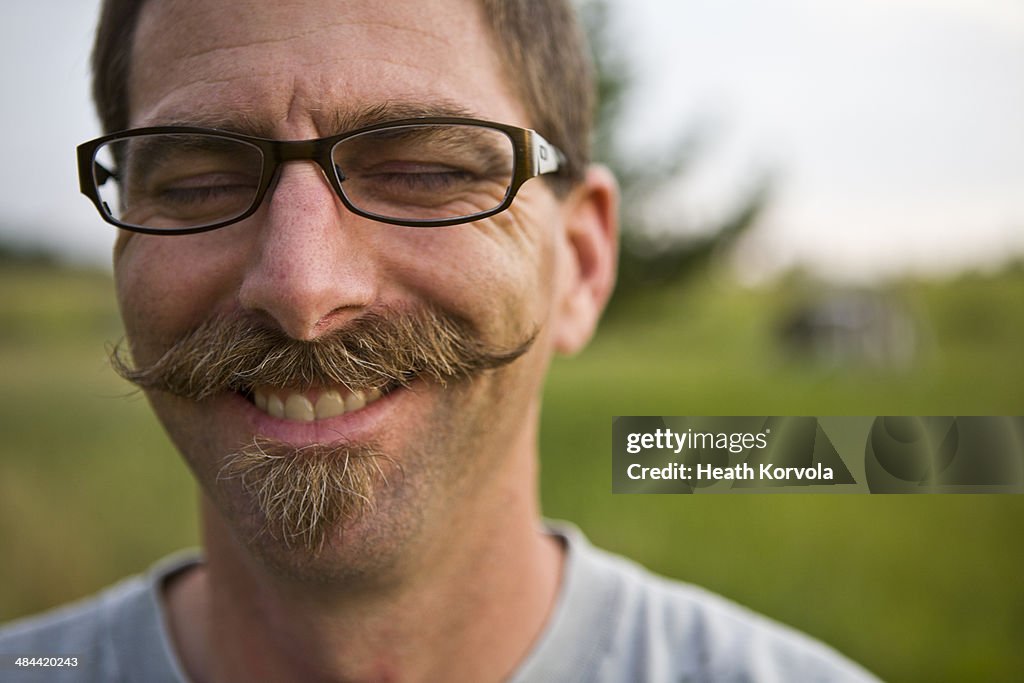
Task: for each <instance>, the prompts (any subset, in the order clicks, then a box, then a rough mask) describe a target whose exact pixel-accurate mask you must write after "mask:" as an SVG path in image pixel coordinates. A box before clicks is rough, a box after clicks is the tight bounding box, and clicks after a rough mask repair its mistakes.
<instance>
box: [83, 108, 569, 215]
mask: <svg viewBox="0 0 1024 683" xmlns="http://www.w3.org/2000/svg"><path fill="white" fill-rule="evenodd" d="M445 124H451V125H460V126H476V127H480V128H489V129H492V130H497V131H499V132H501V133H504V134H505V135H506V136H507V137H508V138H509V139H510V140H511V141H512V147H513V150H514V157H513V162H512V179H511V181H510V183H509V187H508V190H507V191H506V192H505V198H504V200H503V201H502V202H501V204H499V205H498V206H496V207H494V208H493V209H488V210H486V211H481V212H478V213H474V214H470V215H468V216H459V217H456V218H445V219H438V220H433V219H420V220H416V219H396V218H389V217H387V216H381V215H378V214H374V213H371V212H369V211H364V210H362V209H360V208H359V207H357V206H355V205H353V204H352V202H351V201H350V200H349V198H348V197H347V196H346V195H345V191H344V189H343V188H342V186H341V180H340V179H339V178H338V175H337V173H336V172H335V170H334V162H333V160H332V158H331V154H332V152H333V150H334V147H335V145H337V144H338V143H339V142H341V141H343V140H345V139H347V138H351V137H354V136H356V135H361V134H364V133H369V132H372V131H379V130H385V129H388V128H401V127H406V126H420V125H445ZM156 134H184V135H188V134H204V135H212V136H216V137H220V138H225V139H229V140H238V141H239V142H244V143H247V144H249V145H251V146H253V147H256V148H258V149H259V150H260V152H261V154H262V159H263V167H262V169H261V170H260V180H259V185H258V187H257V189H256V193H255V196H254V197H253V200H252V205H251V206H250V207H249V208H248V209H247V210H246V211H244V212H242V213H241V214H239V215H238V216H235V217H233V218H230V219H228V220H224V221H220V222H218V223H212V224H210V225H201V226H198V227H186V228H147V227H144V226H138V225H132V224H130V223H125V222H122V221H119V220H118V219H116V218H114V217H113V216H112V215H111V214H110V212H109V211H107V210H105V209H104V208H103V204H104V203H103V200H102V199H101V198H100V193H99V185H102V184H103V183H104V182H106V181H107V180H108V179H110V178H115V179H116V177H115V175H114V173H113V172H112V171H111V170H110V169H107V168H105V167H104V166H103V165H102V164H100V163H99V162H98V161H96V151H97V150H98V149H99V148H100V147H101V146H103V145H104V144H105V143H108V142H111V141H113V140H125V139H129V138H133V137H140V136H143V135H156ZM77 151H78V183H79V188H80V190H81V192H82V194H84V195H85V196H86V197H88V198H89V199H90V200H91V201H92V203H93V204H94V205H95V206H96V210H97V211H99V213H100V216H101V217H102V218H103V220H105V221H106V222H107V223H110V224H111V225H115V226H117V227H119V228H122V229H124V230H130V231H132V232H138V233H144V234H149V235H187V234H193V233H198V232H207V231H209V230H216V229H217V228H223V227H225V226H228V225H232V224H233V223H238V222H239V221H242V220H245V219H246V218H248V217H249V216H251V215H253V214H254V213H256V211H257V210H258V209H259V208H260V206H261V205H262V204H263V199H264V197H265V196H266V194H267V191H268V190H269V189H270V188H271V187H272V186H273V185H274V182H275V180H276V178H277V177H278V174H279V173H280V169H281V164H284V163H286V162H289V161H313V162H314V163H316V164H317V165H318V166H319V167H320V169H321V170H322V171H323V173H324V176H325V177H326V178H327V181H328V182H329V183H330V185H331V188H332V189H333V190H334V193H335V194H336V195H337V196H338V198H339V199H341V202H342V203H343V204H344V205H345V207H346V208H347V209H348V210H349V211H351V212H352V213H354V214H356V215H358V216H363V217H364V218H369V219H372V220H375V221H379V222H381V223H389V224H391V225H401V226H404V227H410V228H437V227H444V226H449V225H460V224H462V223H472V222H473V221H477V220H481V219H483V218H487V217H489V216H493V215H495V214H498V213H501V212H502V211H504V210H506V209H507V208H508V207H509V206H511V205H512V200H513V199H515V197H516V193H518V192H519V188H520V187H521V186H522V184H523V183H525V182H526V181H527V180H529V179H530V178H535V177H537V176H540V175H544V174H547V173H557V172H558V171H559V170H562V169H564V167H565V164H566V160H565V155H564V154H562V152H561V151H560V150H559V149H558V148H557V147H555V146H554V145H552V144H551V143H550V142H548V141H547V140H545V139H544V138H543V137H542V136H541V135H540V134H539V133H537V132H536V131H534V130H531V129H529V128H519V127H517V126H510V125H507V124H504V123H495V122H493V121H484V120H482V119H474V118H464V117H455V116H422V117H417V118H409V119H397V120H393V121H384V122H381V123H376V124H373V125H370V126H364V127H361V128H357V129H355V130H351V131H347V132H345V133H341V134H339V135H331V136H328V137H325V138H317V139H315V140H271V139H267V138H260V137H253V136H251V135H243V134H241V133H233V132H231V131H225V130H219V129H216V128H201V127H193V126H153V127H148V128H135V129H131V130H124V131H120V132H117V133H111V134H110V135H104V136H102V137H98V138H96V139H95V140H90V141H88V142H83V143H82V144H81V145H79V146H78V148H77Z"/></svg>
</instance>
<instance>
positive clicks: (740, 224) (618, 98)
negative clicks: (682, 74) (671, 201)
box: [581, 0, 769, 312]
mask: <svg viewBox="0 0 1024 683" xmlns="http://www.w3.org/2000/svg"><path fill="white" fill-rule="evenodd" d="M581 13H582V18H583V24H584V28H585V29H586V32H587V34H588V37H589V39H590V45H591V48H592V50H593V52H594V63H595V65H596V68H597V87H598V106H597V120H596V125H595V140H594V148H595V149H594V151H595V157H596V158H597V159H599V160H600V161H601V162H602V163H604V164H607V165H608V166H609V167H610V168H611V170H612V171H613V172H614V173H615V176H616V177H617V178H618V180H619V185H620V187H621V190H622V211H621V218H622V238H621V243H620V254H619V279H618V284H617V285H616V289H615V294H614V295H613V297H612V301H611V303H610V305H609V309H610V311H612V312H614V311H615V309H617V308H619V307H620V306H622V305H623V304H624V303H626V302H627V301H628V300H629V299H630V298H632V297H633V296H635V295H637V294H640V293H642V292H644V291H647V290H649V289H651V288H655V287H663V286H665V285H667V284H671V283H675V282H679V281H682V280H684V279H686V277H687V276H688V275H690V274H692V273H693V272H695V271H696V270H698V269H699V268H700V267H701V266H703V265H704V264H706V263H707V262H708V261H709V259H710V258H711V256H712V255H713V254H715V253H716V252H718V251H720V250H721V249H722V248H723V247H725V246H727V245H728V244H730V243H732V242H733V241H734V240H735V239H736V238H737V237H738V236H739V235H740V234H741V233H743V232H744V231H746V230H747V229H748V228H750V226H751V225H753V224H754V222H755V221H756V220H757V218H758V216H759V215H760V213H761V211H762V209H763V208H764V206H765V205H766V203H767V201H768V198H769V182H768V179H767V178H762V179H760V180H758V181H756V182H755V183H753V189H751V190H748V191H747V192H746V193H745V195H743V196H740V197H738V198H737V199H736V200H735V202H734V204H733V207H732V208H731V209H730V210H729V211H727V212H726V215H725V216H724V218H721V219H719V220H717V221H715V222H712V223H710V224H705V225H679V224H673V225H666V224H665V221H664V220H663V219H660V220H659V219H656V218H652V212H651V211H650V210H649V208H650V207H651V206H652V205H653V203H654V202H657V201H661V200H663V199H664V197H666V196H668V195H669V194H670V192H671V188H673V187H678V185H679V183H680V182H682V181H684V179H685V177H686V176H687V175H688V174H689V173H690V171H691V169H692V167H693V166H694V163H695V162H696V161H697V160H698V158H699V156H700V155H701V153H702V151H703V150H702V148H703V147H704V146H705V145H704V143H705V142H706V140H705V138H706V131H702V130H701V129H700V127H695V126H693V125H681V126H679V127H678V128H677V129H676V130H672V129H668V130H666V131H665V135H664V141H663V144H661V145H660V151H659V152H656V153H654V154H651V155H649V156H643V157H641V158H637V155H636V152H635V150H633V149H631V150H629V153H628V154H626V153H623V151H622V149H621V148H620V147H619V146H617V144H616V143H617V141H618V139H619V132H620V131H621V129H622V128H623V126H624V118H625V117H624V105H625V103H626V101H627V99H628V96H629V95H630V92H631V89H632V87H633V84H634V81H635V76H634V74H633V71H632V68H631V66H630V64H629V57H628V56H627V55H626V54H625V52H624V50H623V48H622V41H621V39H617V38H615V37H613V36H612V35H611V27H612V11H611V9H610V7H609V3H608V0H586V1H585V2H584V3H583V5H582V6H581Z"/></svg>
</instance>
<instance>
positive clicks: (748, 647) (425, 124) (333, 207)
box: [0, 0, 870, 683]
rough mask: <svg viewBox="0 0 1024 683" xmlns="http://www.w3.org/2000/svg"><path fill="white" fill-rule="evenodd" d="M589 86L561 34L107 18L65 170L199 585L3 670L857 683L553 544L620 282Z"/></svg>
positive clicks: (34, 628)
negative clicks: (548, 407) (167, 472)
mask: <svg viewBox="0 0 1024 683" xmlns="http://www.w3.org/2000/svg"><path fill="white" fill-rule="evenodd" d="M584 54H585V52H584V47H583V45H582V42H581V40H580V38H579V35H578V30H577V27H576V25H575V23H574V20H573V18H572V15H571V10H570V9H569V8H568V7H567V6H566V3H562V2H558V1H552V2H529V3H527V2H525V1H523V2H500V1H498V0H421V1H420V2H416V3H411V2H410V3H380V2H372V1H369V0H354V1H350V2H327V1H326V0H292V1H289V2H274V3H269V2H248V3H240V2H237V1H234V2H232V1H229V0H178V1H175V2H171V1H168V0H148V1H147V0H110V1H109V2H107V3H106V5H105V7H104V11H103V16H102V18H101V23H100V27H99V31H98V34H97V45H96V50H95V56H94V59H95V63H94V68H95V77H96V83H95V94H96V98H97V104H98V107H99V110H100V114H101V118H102V119H103V123H104V126H105V128H106V129H107V130H108V131H127V132H120V133H117V134H115V135H112V136H105V137H104V138H100V139H98V140H96V141H93V142H91V143H87V144H85V145H83V146H82V147H81V148H80V150H79V163H80V170H81V175H82V178H83V181H82V189H83V191H84V192H85V193H86V194H87V195H89V196H90V197H91V198H92V199H93V201H94V202H95V203H96V205H97V207H98V208H99V210H100V213H101V215H102V216H103V217H104V219H106V220H108V221H109V222H112V223H114V224H115V225H117V226H119V227H120V228H121V232H120V235H119V238H118V241H117V245H116V247H115V254H114V262H115V274H116V282H117V294H118V300H119V303H120V307H121V312H122V315H123V318H124V323H125V328H126V331H127V339H128V343H129V344H130V357H129V355H128V353H127V351H124V350H122V352H121V353H119V354H118V355H117V356H116V357H115V365H116V366H117V367H118V368H119V369H120V371H121V372H122V373H123V374H124V375H125V376H126V377H128V378H129V379H130V380H132V381H134V382H135V383H137V384H138V385H139V386H141V387H143V388H144V390H145V391H146V395H147V397H148V398H149V400H150V402H151V404H152V406H153V408H154V410H155V411H156V413H157V415H158V416H159V418H160V420H161V421H162V423H163V424H164V426H165V428H166V430H167V432H168V434H169V435H170V437H171V438H172V440H173V441H174V443H175V444H176V446H177V447H178V449H179V450H180V451H181V453H182V454H183V456H184V457H185V459H186V461H187V463H188V465H189V467H190V468H191V470H192V471H193V473H194V474H195V477H196V479H197V481H198V482H199V485H200V492H201V518H202V536H203V547H204V556H203V558H202V559H201V560H200V559H197V558H185V559H181V558H178V559H174V560H171V561H168V562H167V563H164V564H163V565H161V566H159V567H158V568H156V569H154V570H153V572H152V573H151V574H150V575H149V576H148V577H146V578H143V579H135V580H132V581H129V582H127V583H125V584H121V585H120V586H117V587H115V588H113V589H111V590H110V591H108V592H107V593H105V594H104V595H103V596H101V597H100V598H99V599H98V600H93V601H91V602H87V603H85V604H83V605H80V606H77V607H73V608H71V609H70V610H66V611H63V612H58V613H57V614H56V615H51V616H49V617H44V618H42V619H41V620H36V621H30V622H27V623H25V624H22V625H19V626H15V627H14V628H13V629H12V630H10V631H9V632H8V633H7V634H6V635H4V636H3V637H0V652H3V653H8V654H21V655H33V654H34V655H52V656H56V657H74V658H75V663H76V666H74V667H68V666H65V667H61V668H51V669H48V670H47V674H50V675H52V676H54V677H55V678H60V677H64V678H66V679H67V680H76V681H77V680H87V681H122V680H124V681H128V680H132V681H136V680H137V681H184V680H190V681H197V682H199V681H203V682H205V681H211V682H224V683H229V682H233V681H311V682H313V681H385V680H387V681H500V680H514V681H574V680H579V681H593V680H597V681H633V680H654V681H662V680H665V681H670V680H671V681H677V680H723V679H725V680H740V679H743V680H746V679H747V678H753V679H757V678H763V679H765V680H862V679H868V678H870V677H869V676H868V675H867V674H865V673H864V672H862V671H861V670H860V669H858V668H857V667H856V666H855V665H853V664H850V663H848V662H846V661H845V660H843V659H842V658H841V657H839V656H838V655H836V654H835V653H833V652H831V651H830V650H828V649H827V648H825V647H824V646H821V645H819V644H817V643H814V642H812V641H809V640H807V639H805V638H804V637H802V636H800V635H798V634H794V633H791V632H789V631H787V630H784V629H783V628H782V627H779V626H777V625H774V624H771V623H770V622H767V621H766V620H762V619H760V618H759V617H756V616H753V615H750V614H748V613H746V612H745V611H743V610H742V609H740V608H738V607H736V606H733V605H730V604H728V603H726V602H724V601H722V600H720V599H718V598H714V597H712V596H708V595H705V594H703V593H701V592H700V591H698V590H696V589H694V588H691V587H687V586H683V585H677V584H672V583H670V582H667V581H664V580H662V579H658V578H656V577H653V576H650V575H648V574H646V573H644V572H643V571H642V570H641V569H639V568H637V567H635V566H634V565H632V564H630V563H628V562H626V561H624V560H621V559H617V558H614V557H611V556H607V555H605V554H602V553H600V552H599V551H596V550H595V549H593V548H591V547H589V546H588V545H587V544H586V542H585V540H584V539H582V538H581V537H580V535H579V534H578V532H574V531H572V530H566V529H563V530H560V531H558V530H552V529H547V528H545V527H544V526H543V525H542V523H541V521H540V518H539V511H538V502H537V492H536V461H537V453H536V443H537V427H538V420H539V413H540V405H539V403H540V392H541V386H542V382H543V378H544V375H545V372H546V369H547V365H548V363H549V361H550V359H551V357H552V355H553V354H554V353H555V352H563V353H572V352H574V351H576V350H578V349H580V348H581V347H582V346H583V345H584V344H585V343H586V342H587V340H588V338H589V337H590V335H591V333H592V332H593V330H594V327H595V324H596V322H597V319H598V317H599V315H600V312H601V310H602V308H603V306H604V304H605V302H606V300H607V298H608V295H609V293H610V291H611V288H612V284H613V280H614V269H615V251H616V248H615V243H616V218H615V213H616V188H615V184H614V181H613V179H612V178H611V177H610V176H609V174H608V173H607V171H605V170H603V169H601V168H599V167H594V166H591V165H589V160H588V157H587V138H588V135H589V110H590V106H591V92H590V86H589V81H588V73H587V65H586V59H585V58H584V56H583V55H584ZM534 131H536V132H534ZM281 141H287V142H284V143H282V142H281ZM296 141H299V142H296ZM16 673H20V674H23V675H24V676H25V680H35V679H33V678H31V676H32V675H33V674H34V673H35V672H33V671H29V670H26V669H18V670H17V671H16ZM5 675H6V672H5Z"/></svg>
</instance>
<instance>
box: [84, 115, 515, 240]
mask: <svg viewBox="0 0 1024 683" xmlns="http://www.w3.org/2000/svg"><path fill="white" fill-rule="evenodd" d="M514 157H515V152H514V147H513V144H512V140H511V139H510V138H509V137H508V136H507V135H506V134H505V133H503V132H502V131H500V130H496V129H493V128H487V127H483V126H471V125H462V124H414V125H403V126H396V127H390V128H383V129H378V130H373V131H367V132H365V133H360V134H357V135H354V136H351V137H348V138H345V139H343V140H341V141H340V142H338V143H336V144H335V145H334V148H333V149H332V150H331V162H332V166H333V171H334V173H335V174H336V177H337V179H338V182H339V185H340V187H341V189H342V192H343V193H344V195H345V198H346V199H347V201H348V202H349V204H351V205H352V206H353V207H355V208H357V209H358V210H360V211H362V212H364V213H367V214H371V215H374V216H379V217H381V218H386V219H391V220H401V221H410V222H415V221H424V220H446V219H452V218H462V217H467V216H472V215H476V214H479V213H483V212H487V211H490V210H492V209H495V208H497V207H498V206H500V205H501V204H502V203H503V202H504V201H505V197H506V195H507V193H508V191H509V187H510V185H511V183H512V176H513V167H514ZM96 161H97V163H98V164H99V165H100V166H101V167H102V168H103V169H106V170H108V171H109V172H110V177H109V178H108V177H106V176H107V174H106V173H105V172H104V171H102V170H98V171H97V172H96V173H95V174H94V175H95V180H96V185H97V188H98V191H99V196H100V199H101V201H102V202H103V203H104V205H105V208H106V210H107V211H108V212H109V213H110V215H111V216H112V217H113V218H114V219H116V220H117V221H119V222H121V223H125V224H128V225H132V226H139V227H145V228H150V229H166V230H175V229H187V228H197V227H202V226H207V225H214V224H217V223H222V222H226V221H230V220H233V219H235V218H238V217H239V216H241V215H242V214H244V213H246V212H247V211H249V210H250V209H251V208H252V206H253V203H254V202H255V200H256V197H257V194H258V190H259V187H260V180H261V177H260V176H261V173H262V172H263V168H264V163H263V151H262V150H261V149H260V148H259V147H258V146H256V145H254V144H251V143H248V142H245V141H244V140H238V139H234V138H227V137H221V136H218V135H216V134H203V133H200V134H196V133H159V134H150V135H139V136H134V137H127V138H121V139H116V140H112V141H109V142H107V143H105V144H104V145H102V146H101V147H100V148H99V149H98V150H97V153H96Z"/></svg>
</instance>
